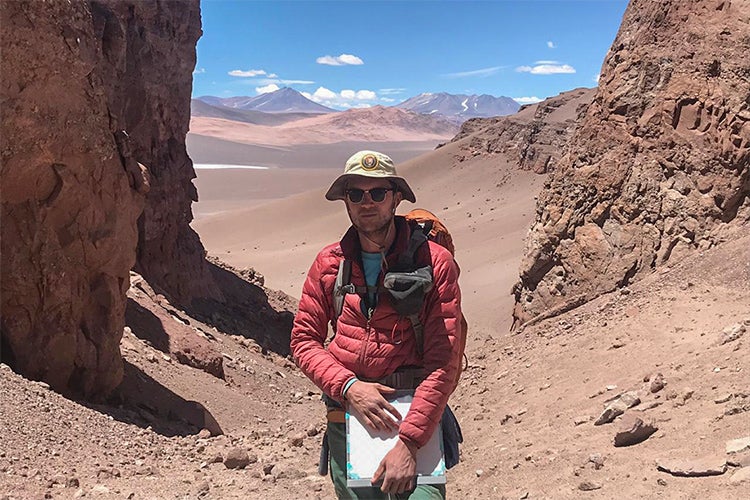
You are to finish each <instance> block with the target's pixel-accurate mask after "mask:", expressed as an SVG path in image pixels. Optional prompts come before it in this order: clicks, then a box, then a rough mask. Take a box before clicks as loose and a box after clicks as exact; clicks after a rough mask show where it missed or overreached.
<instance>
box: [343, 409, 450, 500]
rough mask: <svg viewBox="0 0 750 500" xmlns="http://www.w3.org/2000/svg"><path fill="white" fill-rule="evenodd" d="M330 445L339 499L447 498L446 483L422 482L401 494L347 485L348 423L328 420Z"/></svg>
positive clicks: (419, 499)
mask: <svg viewBox="0 0 750 500" xmlns="http://www.w3.org/2000/svg"><path fill="white" fill-rule="evenodd" d="M328 446H329V447H330V453H331V462H330V471H331V479H332V480H333V487H334V489H335V490H336V496H337V497H338V498H339V499H347V500H348V499H352V500H365V499H373V500H377V499H382V500H391V499H392V500H407V499H408V500H445V485H444V484H439V485H438V484H436V485H431V484H421V485H419V486H417V487H416V488H415V489H413V490H411V491H407V492H405V493H400V494H391V495H390V496H389V495H388V493H383V492H382V491H380V488H347V487H346V424H335V423H332V422H328Z"/></svg>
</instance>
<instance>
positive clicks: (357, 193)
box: [346, 188, 394, 203]
mask: <svg viewBox="0 0 750 500" xmlns="http://www.w3.org/2000/svg"><path fill="white" fill-rule="evenodd" d="M388 191H394V189H393V188H373V189H347V190H346V197H347V198H349V201H351V202H352V203H361V202H362V199H363V198H364V197H365V193H370V199H371V200H372V201H374V202H375V203H381V202H382V201H383V200H385V195H386V194H387V193H388Z"/></svg>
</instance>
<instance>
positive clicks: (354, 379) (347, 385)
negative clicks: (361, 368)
mask: <svg viewBox="0 0 750 500" xmlns="http://www.w3.org/2000/svg"><path fill="white" fill-rule="evenodd" d="M357 381H359V379H358V378H357V377H352V378H350V379H349V380H347V381H346V383H345V384H344V388H343V389H341V397H342V398H343V399H346V393H347V392H349V389H351V387H352V386H353V385H354V382H357Z"/></svg>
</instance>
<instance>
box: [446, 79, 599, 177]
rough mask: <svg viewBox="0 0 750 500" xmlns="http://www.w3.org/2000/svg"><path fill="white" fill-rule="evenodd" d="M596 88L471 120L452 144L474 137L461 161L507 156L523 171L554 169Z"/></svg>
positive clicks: (576, 90)
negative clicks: (479, 157)
mask: <svg viewBox="0 0 750 500" xmlns="http://www.w3.org/2000/svg"><path fill="white" fill-rule="evenodd" d="M595 91H596V89H575V90H571V91H568V92H563V93H562V94H560V95H558V96H555V97H550V98H549V99H546V100H544V101H542V102H540V103H537V104H530V105H527V106H524V107H523V108H521V110H520V111H519V112H518V113H516V114H514V115H509V116H498V117H496V118H472V119H471V120H468V121H466V122H464V124H463V125H462V126H461V131H460V132H459V133H458V135H456V137H454V138H453V139H452V140H451V142H458V141H461V140H463V139H465V138H467V137H471V139H470V140H469V141H468V144H467V145H466V146H465V147H464V150H465V152H466V154H465V155H464V156H463V158H458V159H459V160H464V159H467V158H470V157H473V156H478V155H495V154H501V155H504V157H505V158H507V160H508V161H509V162H511V163H513V164H515V165H518V168H520V169H522V170H531V171H533V172H536V173H538V174H543V173H546V172H551V171H552V170H555V168H556V166H557V163H558V162H559V161H560V158H561V157H562V156H563V154H564V152H565V151H566V149H567V145H568V142H569V141H570V138H571V137H572V135H573V132H574V131H575V129H576V126H577V125H578V123H579V121H580V117H582V116H583V114H584V113H585V112H586V110H587V109H588V105H589V104H590V103H591V100H592V99H593V97H594V93H595Z"/></svg>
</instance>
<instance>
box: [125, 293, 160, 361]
mask: <svg viewBox="0 0 750 500" xmlns="http://www.w3.org/2000/svg"><path fill="white" fill-rule="evenodd" d="M125 324H126V325H128V326H129V327H130V328H131V329H132V331H133V334H134V335H135V336H136V337H138V338H139V339H141V340H145V341H146V342H148V343H149V344H150V345H151V347H153V348H154V349H158V350H160V351H161V352H163V353H165V354H169V335H168V334H167V332H166V330H165V329H164V325H163V324H162V322H161V320H160V319H159V318H158V317H157V316H156V315H155V314H154V313H153V312H151V311H149V310H148V309H147V308H146V307H144V306H142V305H141V304H139V303H138V301H137V300H136V299H134V298H132V297H128V302H127V305H126V307H125Z"/></svg>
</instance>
